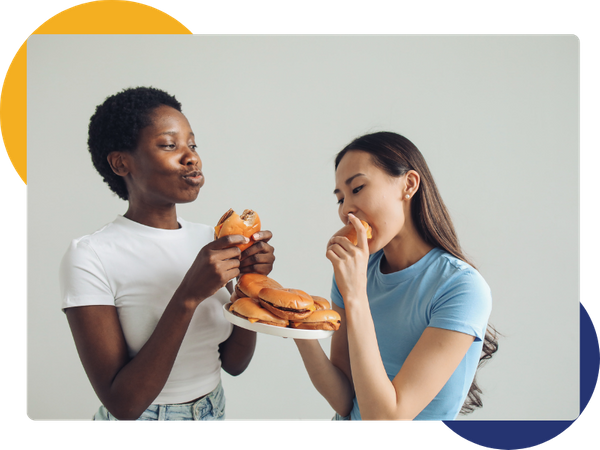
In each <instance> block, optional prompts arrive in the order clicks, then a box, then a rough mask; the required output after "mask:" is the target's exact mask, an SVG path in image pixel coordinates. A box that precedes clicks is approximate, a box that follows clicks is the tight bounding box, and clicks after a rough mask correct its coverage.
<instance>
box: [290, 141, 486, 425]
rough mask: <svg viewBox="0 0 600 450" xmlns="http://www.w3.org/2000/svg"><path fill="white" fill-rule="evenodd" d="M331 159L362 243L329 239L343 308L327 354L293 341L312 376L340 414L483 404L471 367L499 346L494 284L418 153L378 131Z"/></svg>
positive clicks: (355, 416) (344, 209)
mask: <svg viewBox="0 0 600 450" xmlns="http://www.w3.org/2000/svg"><path fill="white" fill-rule="evenodd" d="M335 168H336V173H335V190H334V194H335V196H336V198H337V200H338V205H339V210H338V213H339V216H340V219H341V220H342V222H343V223H344V224H346V223H351V224H352V225H353V226H354V227H355V229H356V231H357V235H358V243H357V245H353V244H352V243H351V242H350V241H349V240H348V239H347V238H345V237H340V236H334V237H332V238H331V239H330V241H329V243H328V246H327V252H326V256H327V258H328V259H329V260H330V261H331V263H332V266H333V271H334V279H333V287H332V292H331V296H332V301H333V309H334V310H336V311H337V312H339V313H340V316H341V318H342V321H341V326H340V329H339V330H338V331H337V332H335V333H334V335H333V337H332V341H331V350H330V356H329V358H328V357H327V356H326V354H325V352H324V351H323V350H322V348H321V346H320V345H319V343H318V342H317V341H313V340H296V344H297V346H298V349H299V351H300V354H301V356H302V359H303V361H304V364H305V366H306V369H307V371H308V374H309V376H310V378H311V380H312V382H313V384H314V385H315V387H316V388H317V390H318V391H319V392H320V393H321V394H322V395H323V396H324V397H325V399H326V400H327V401H328V402H329V404H330V405H331V406H332V408H333V409H334V410H335V411H336V413H337V414H336V416H335V418H336V419H341V418H344V419H348V418H349V419H352V420H360V419H383V420H393V419H404V420H413V419H416V420H451V419H454V418H455V417H456V416H457V415H458V414H459V413H460V412H461V411H462V412H463V413H464V412H469V411H472V410H473V409H474V408H476V407H478V406H481V404H482V403H481V399H480V396H479V394H480V393H481V390H480V389H479V388H478V386H477V384H476V383H475V373H476V371H477V368H478V366H479V365H480V364H481V363H482V362H483V361H485V360H486V359H488V358H489V357H491V355H492V353H494V352H495V351H496V350H497V341H496V337H495V330H494V329H493V328H492V327H489V326H488V318H489V315H490V312H491V306H492V298H491V293H490V289H489V287H488V285H487V283H486V282H485V280H484V279H483V277H482V276H481V274H480V273H479V272H478V271H477V270H476V269H475V268H474V266H473V265H472V264H470V263H469V261H468V260H467V258H466V257H465V256H464V254H463V252H462V250H461V247H460V244H459V242H458V238H457V236H456V233H455V231H454V227H453V225H452V221H451V219H450V215H449V213H448V211H447V209H446V207H445V205H444V203H443V201H442V198H441V196H440V194H439V192H438V190H437V187H436V185H435V182H434V180H433V177H432V176H431V173H430V171H429V169H428V167H427V163H426V162H425V159H424V158H423V156H422V154H421V153H420V152H419V150H418V149H417V147H416V146H415V145H414V144H413V143H412V142H410V141H409V140H408V139H406V138H405V137H403V136H400V135H398V134H396V133H391V132H379V133H373V134H368V135H365V136H362V137H360V138H357V139H355V140H354V141H352V142H351V143H350V144H349V145H348V146H346V147H345V148H344V149H343V150H342V151H341V152H340V153H339V154H338V155H337V157H336V161H335ZM361 220H364V221H366V222H367V223H368V224H369V225H370V226H371V228H372V237H371V238H370V239H367V233H366V230H365V228H364V227H363V225H362V224H361Z"/></svg>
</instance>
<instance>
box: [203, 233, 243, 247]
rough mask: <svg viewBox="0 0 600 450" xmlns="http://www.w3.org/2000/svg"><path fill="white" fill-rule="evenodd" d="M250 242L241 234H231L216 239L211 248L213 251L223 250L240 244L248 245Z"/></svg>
mask: <svg viewBox="0 0 600 450" xmlns="http://www.w3.org/2000/svg"><path fill="white" fill-rule="evenodd" d="M248 242H250V239H248V238H247V237H246V236H242V235H241V234H230V235H229V236H223V237H220V238H219V239H215V240H214V241H212V242H211V243H210V244H208V245H210V248H211V249H213V250H223V249H226V248H230V247H234V246H236V245H240V244H247V243H248Z"/></svg>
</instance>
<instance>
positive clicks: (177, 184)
mask: <svg viewBox="0 0 600 450" xmlns="http://www.w3.org/2000/svg"><path fill="white" fill-rule="evenodd" d="M88 145H89V150H90V152H91V155H92V161H93V163H94V166H95V167H96V169H97V170H98V172H99V173H100V174H101V176H102V177H103V179H104V181H105V182H106V183H107V184H108V185H109V187H110V189H111V190H112V191H113V192H115V193H116V194H117V195H118V196H119V197H120V198H122V199H123V200H126V201H127V202H128V208H127V211H126V212H125V214H123V215H122V216H121V215H119V216H117V218H116V219H115V220H114V221H113V222H111V223H109V224H107V225H105V226H104V227H102V228H101V229H100V230H98V231H96V232H95V233H92V234H90V235H88V236H83V237H81V238H79V239H75V240H74V241H73V242H72V243H71V246H70V247H69V249H68V251H67V252H66V254H65V256H64V258H63V260H62V263H61V267H60V281H61V289H62V298H63V303H62V308H63V310H64V311H65V313H66V316H67V319H68V322H69V326H70V328H71V331H72V333H73V338H74V340H75V344H76V347H77V351H78V353H79V356H80V359H81V362H82V364H83V367H84V369H85V371H86V373H87V375H88V378H89V379H90V382H91V384H92V386H93V388H94V390H95V392H96V394H97V395H98V397H99V399H100V401H101V403H102V405H101V407H100V409H99V410H98V412H97V413H96V415H95V416H94V419H95V420H123V419H129V420H135V419H139V420H218V419H223V418H224V412H225V397H224V393H223V389H222V387H221V377H220V373H221V369H223V370H225V371H226V372H228V373H229V374H231V375H238V374H240V373H242V372H243V371H244V370H245V369H246V367H247V366H248V364H249V363H250V360H251V358H252V356H253V353H254V348H255V344H256V333H254V332H252V331H248V330H244V329H241V328H238V327H235V326H232V325H231V324H230V323H229V322H227V321H226V320H225V318H224V317H223V313H222V306H223V305H224V304H225V303H228V302H229V298H230V294H231V292H232V288H231V280H233V279H235V278H236V277H237V276H238V275H239V274H240V273H243V272H256V273H262V274H265V275H266V274H268V273H270V271H271V270H272V268H273V262H274V260H275V256H274V254H273V247H271V246H270V245H269V244H268V241H269V240H270V239H271V237H272V234H271V232H270V231H260V232H258V233H256V234H255V235H254V236H253V239H254V240H255V241H256V242H255V243H253V245H252V246H251V247H249V248H248V249H246V250H244V251H243V252H241V251H240V249H239V248H238V247H236V245H238V244H242V243H248V242H249V239H248V238H246V237H244V236H241V235H235V236H226V237H223V238H220V239H216V240H215V239H214V229H213V227H212V226H209V225H202V224H195V223H191V222H187V221H185V220H184V219H182V218H181V217H179V216H178V215H177V211H176V205H177V204H179V203H188V202H192V201H194V200H195V199H196V198H197V196H198V194H199V192H200V188H201V187H202V186H203V185H204V174H203V172H202V161H201V159H200V157H199V155H198V153H197V152H196V142H195V137H194V133H193V131H192V128H191V126H190V124H189V122H188V120H187V118H186V117H185V116H184V115H183V114H182V112H181V104H180V103H179V101H178V100H177V99H176V98H175V97H173V96H171V95H169V94H168V93H166V92H164V91H161V90H159V89H155V88H147V87H139V88H131V89H124V90H123V91H121V92H119V93H117V94H115V95H113V96H110V97H108V98H107V99H106V100H105V101H104V103H102V104H101V105H99V106H98V107H97V108H96V112H95V114H94V115H93V116H92V118H91V119H90V125H89V140H88ZM226 287H227V288H226Z"/></svg>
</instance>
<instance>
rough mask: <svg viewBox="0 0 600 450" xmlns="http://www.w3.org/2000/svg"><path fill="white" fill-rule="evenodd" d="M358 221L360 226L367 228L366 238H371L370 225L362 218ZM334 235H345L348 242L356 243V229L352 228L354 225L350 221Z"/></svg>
mask: <svg viewBox="0 0 600 450" xmlns="http://www.w3.org/2000/svg"><path fill="white" fill-rule="evenodd" d="M360 223H362V226H363V227H365V228H366V229H367V239H371V238H372V237H373V234H372V232H371V226H370V225H369V224H368V223H367V222H365V221H364V220H361V221H360ZM334 236H345V237H347V238H348V240H349V241H350V242H352V244H354V245H358V237H357V236H356V229H355V228H354V225H352V224H351V223H349V224H348V225H346V226H344V227H342V228H341V229H340V230H338V232H337V233H335V234H334Z"/></svg>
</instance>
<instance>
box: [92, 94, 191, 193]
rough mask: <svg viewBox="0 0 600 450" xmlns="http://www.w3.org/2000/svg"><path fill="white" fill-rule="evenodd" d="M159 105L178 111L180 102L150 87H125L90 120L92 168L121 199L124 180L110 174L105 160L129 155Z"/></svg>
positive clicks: (111, 172)
mask: <svg viewBox="0 0 600 450" xmlns="http://www.w3.org/2000/svg"><path fill="white" fill-rule="evenodd" d="M161 105H167V106H170V107H172V108H175V109H176V110H177V111H180V112H181V103H179V101H178V100H177V99H176V98H175V97H174V96H172V95H170V94H168V93H166V92H165V91H162V90H160V89H156V88H153V87H136V88H126V89H123V90H122V91H121V92H119V93H117V94H115V95H112V96H110V97H107V98H106V100H104V103H102V104H101V105H98V106H96V112H95V113H94V115H93V116H92V117H91V118H90V125H89V130H88V148H89V151H90V153H91V155H92V162H93V163H94V167H95V168H96V170H97V171H98V173H99V174H100V175H101V176H102V178H103V179H104V181H105V182H106V183H107V184H108V186H109V187H110V189H111V190H112V191H113V192H114V193H115V194H117V195H118V196H119V197H120V198H122V199H123V200H127V199H128V197H129V195H128V192H127V186H126V185H125V180H124V179H123V178H122V177H121V176H119V175H117V174H115V173H114V172H113V170H112V169H111V167H110V164H109V163H108V160H107V157H108V155H109V153H111V152H114V151H125V152H132V151H133V150H134V149H135V148H136V146H137V143H138V138H139V135H140V131H141V130H142V129H143V128H145V127H147V126H148V125H150V124H151V123H152V119H151V114H152V111H153V110H154V109H156V108H158V107H159V106H161Z"/></svg>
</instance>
